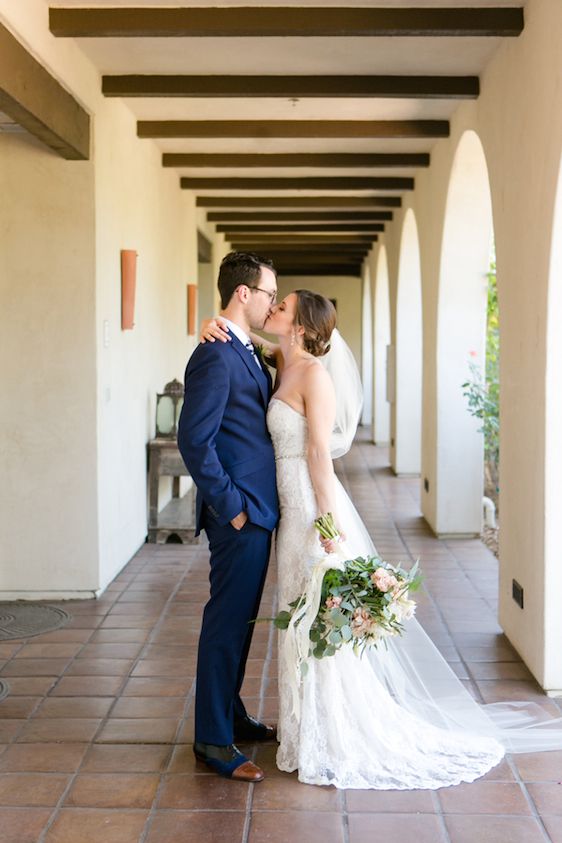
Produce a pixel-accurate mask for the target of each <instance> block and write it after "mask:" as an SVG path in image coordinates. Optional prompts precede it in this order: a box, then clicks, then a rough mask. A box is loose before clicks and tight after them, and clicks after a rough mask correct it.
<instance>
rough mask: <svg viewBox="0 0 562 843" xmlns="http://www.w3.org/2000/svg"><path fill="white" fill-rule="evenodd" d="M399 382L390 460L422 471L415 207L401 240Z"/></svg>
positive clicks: (401, 470) (402, 468) (401, 469)
mask: <svg viewBox="0 0 562 843" xmlns="http://www.w3.org/2000/svg"><path fill="white" fill-rule="evenodd" d="M395 361H396V362H395V365H396V383H395V400H394V403H393V404H392V419H391V428H392V438H391V448H390V462H391V465H392V468H393V469H394V471H395V472H396V474H419V472H420V462H421V399H422V295H421V267H420V249H419V239H418V227H417V223H416V218H415V214H414V212H413V210H412V209H411V208H409V209H408V210H407V211H406V214H405V217H404V224H403V226H402V236H401V240H400V258H399V266H398V287H397V294H396V337H395Z"/></svg>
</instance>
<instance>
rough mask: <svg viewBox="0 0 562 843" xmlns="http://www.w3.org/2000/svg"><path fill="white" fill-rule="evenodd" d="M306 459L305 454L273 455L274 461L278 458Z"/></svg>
mask: <svg viewBox="0 0 562 843" xmlns="http://www.w3.org/2000/svg"><path fill="white" fill-rule="evenodd" d="M303 459H306V454H282V455H281V454H280V455H279V456H278V457H275V462H277V461H278V460H303Z"/></svg>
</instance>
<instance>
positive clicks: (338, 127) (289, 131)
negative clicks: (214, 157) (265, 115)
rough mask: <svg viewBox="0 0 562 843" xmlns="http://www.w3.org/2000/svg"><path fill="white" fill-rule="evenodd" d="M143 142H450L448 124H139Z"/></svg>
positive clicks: (311, 122) (332, 121)
mask: <svg viewBox="0 0 562 843" xmlns="http://www.w3.org/2000/svg"><path fill="white" fill-rule="evenodd" d="M137 135H138V137H139V138H448V137H449V121H448V120H139V121H138V122H137Z"/></svg>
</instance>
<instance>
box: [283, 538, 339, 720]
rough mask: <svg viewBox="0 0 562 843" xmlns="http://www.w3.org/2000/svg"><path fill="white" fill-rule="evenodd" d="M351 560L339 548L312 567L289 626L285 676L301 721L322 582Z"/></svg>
mask: <svg viewBox="0 0 562 843" xmlns="http://www.w3.org/2000/svg"><path fill="white" fill-rule="evenodd" d="M349 559H351V556H350V554H349V552H348V551H347V549H346V546H345V544H343V543H339V544H337V545H336V550H335V551H334V552H333V553H329V554H327V555H326V556H323V557H322V559H320V560H319V561H318V562H317V563H316V564H315V565H314V567H313V568H312V571H311V572H310V577H309V578H308V582H307V584H306V588H305V590H304V592H303V599H302V600H301V603H300V604H299V605H298V606H297V608H296V610H295V612H294V613H293V616H292V618H291V620H290V621H289V626H288V627H287V629H286V630H285V637H284V641H283V645H282V651H281V652H282V658H283V659H284V662H285V671H284V672H285V676H286V677H287V680H288V683H289V691H290V694H291V701H292V712H293V715H294V716H295V717H296V718H297V720H299V719H300V688H301V683H302V676H303V674H302V666H303V664H305V663H307V661H308V658H309V652H310V629H311V627H312V624H313V623H314V619H315V618H316V615H317V614H318V609H319V607H320V598H321V596H322V583H323V581H324V574H325V573H326V571H330V570H332V569H335V570H338V571H343V570H344V568H345V563H346V562H347V561H348V560H349Z"/></svg>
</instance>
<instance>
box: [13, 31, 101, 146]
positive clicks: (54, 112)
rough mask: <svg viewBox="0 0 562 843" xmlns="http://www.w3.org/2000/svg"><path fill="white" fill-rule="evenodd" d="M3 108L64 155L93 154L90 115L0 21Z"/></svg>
mask: <svg viewBox="0 0 562 843" xmlns="http://www.w3.org/2000/svg"><path fill="white" fill-rule="evenodd" d="M0 111H3V112H4V113H5V114H7V115H8V116H9V117H11V118H12V120H14V122H16V123H17V124H18V125H20V126H21V127H22V128H23V129H26V131H28V132H29V133H30V134H31V135H34V136H35V137H36V138H38V140H40V141H41V142H42V143H44V144H45V145H46V146H48V147H49V149H52V150H53V151H54V152H56V153H57V155H60V157H61V158H65V159H67V160H76V161H85V160H87V159H88V158H89V157H90V116H89V114H88V112H87V111H86V110H85V109H84V108H82V106H81V105H80V103H79V102H78V101H77V100H75V99H74V97H73V96H72V94H69V93H68V91H67V90H66V89H65V88H63V87H62V85H61V84H60V83H59V82H58V81H57V80H56V79H55V77H54V76H51V74H50V73H49V72H48V71H47V70H46V69H45V68H44V67H43V65H42V64H40V63H39V62H38V61H37V60H36V59H35V58H34V57H33V56H32V55H31V53H28V51H27V50H26V49H25V47H24V46H23V45H22V44H20V42H19V41H18V40H17V39H16V38H14V36H13V35H12V33H11V32H10V31H9V30H8V29H6V27H5V26H3V25H2V24H0Z"/></svg>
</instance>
